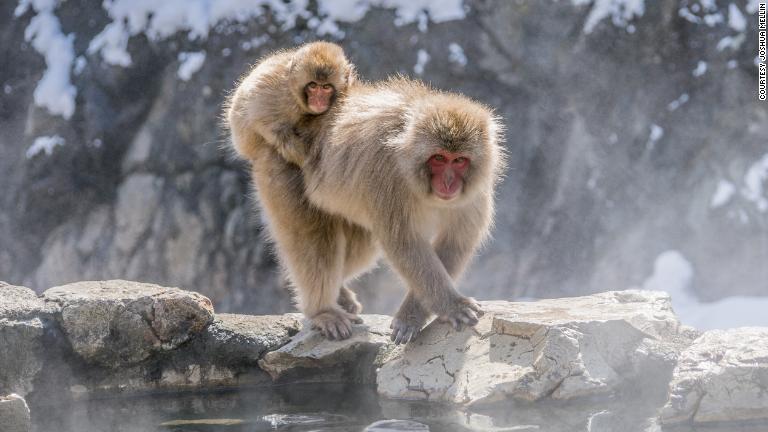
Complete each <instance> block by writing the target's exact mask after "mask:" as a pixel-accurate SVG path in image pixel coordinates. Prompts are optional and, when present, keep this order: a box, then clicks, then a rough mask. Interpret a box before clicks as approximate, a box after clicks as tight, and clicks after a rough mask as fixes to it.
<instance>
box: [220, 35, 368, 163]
mask: <svg viewBox="0 0 768 432" xmlns="http://www.w3.org/2000/svg"><path fill="white" fill-rule="evenodd" d="M354 79H355V73H354V68H353V66H352V65H351V64H350V63H349V61H348V60H347V58H346V56H345V55H344V51H343V50H342V49H341V47H340V46H338V45H336V44H333V43H329V42H313V43H309V44H306V45H303V46H301V47H300V48H298V49H294V50H287V51H278V52H277V53H275V54H272V55H270V56H268V57H267V58H265V59H263V60H261V61H260V62H259V63H258V64H257V66H256V67H254V68H253V69H252V70H251V72H250V73H248V75H247V76H246V77H245V78H243V80H242V81H241V82H240V84H239V85H238V86H237V90H236V91H235V93H234V94H233V95H232V97H231V99H230V100H229V104H228V106H227V113H226V115H227V120H228V121H229V126H230V128H231V133H232V141H233V145H234V149H235V151H236V152H237V153H238V155H239V156H240V157H242V158H244V159H248V160H251V161H253V160H254V159H256V158H257V154H258V147H259V146H263V145H265V144H266V145H270V146H273V147H274V148H275V149H276V150H277V152H278V153H279V154H280V156H282V157H283V158H284V159H285V160H286V161H288V162H291V163H293V164H296V165H299V166H301V165H303V164H304V159H305V158H306V155H307V148H306V141H307V140H306V139H302V138H301V136H307V135H311V134H312V132H313V131H312V130H311V129H312V127H313V126H314V127H315V128H318V127H321V125H320V124H314V123H312V122H311V121H309V122H308V121H307V117H313V116H318V115H321V114H324V113H325V112H326V111H328V109H330V107H331V106H332V105H333V104H334V102H336V99H337V98H338V97H339V95H340V94H342V93H344V92H345V91H346V90H347V87H348V86H349V85H350V84H351V83H352V82H353V81H354ZM301 128H304V129H310V130H300V129H301Z"/></svg>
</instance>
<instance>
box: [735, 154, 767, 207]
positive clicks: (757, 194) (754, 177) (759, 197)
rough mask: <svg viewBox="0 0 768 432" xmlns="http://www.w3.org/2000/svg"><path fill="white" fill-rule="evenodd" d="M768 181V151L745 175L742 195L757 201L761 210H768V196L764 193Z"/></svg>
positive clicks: (756, 203) (754, 201)
mask: <svg viewBox="0 0 768 432" xmlns="http://www.w3.org/2000/svg"><path fill="white" fill-rule="evenodd" d="M766 181H768V153H766V154H765V155H763V157H762V158H760V159H759V160H758V161H757V162H755V163H754V164H752V166H750V167H749V169H748V170H747V173H746V174H745V175H744V187H743V188H742V189H741V195H742V196H743V197H744V198H745V199H746V200H748V201H751V202H753V203H755V206H757V209H758V210H760V211H761V212H764V211H766V210H768V198H766V196H765V195H764V185H765V182H766Z"/></svg>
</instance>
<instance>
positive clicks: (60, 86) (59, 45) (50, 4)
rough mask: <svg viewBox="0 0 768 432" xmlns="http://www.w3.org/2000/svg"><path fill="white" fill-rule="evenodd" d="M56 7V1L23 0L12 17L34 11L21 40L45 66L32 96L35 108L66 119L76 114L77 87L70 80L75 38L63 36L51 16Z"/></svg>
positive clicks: (53, 16) (56, 20) (54, 17)
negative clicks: (30, 45) (31, 48)
mask: <svg viewBox="0 0 768 432" xmlns="http://www.w3.org/2000/svg"><path fill="white" fill-rule="evenodd" d="M57 4H58V2H57V1H56V0H22V1H20V2H19V4H18V6H17V7H16V9H15V10H14V14H15V16H17V17H18V16H21V15H23V14H24V13H26V12H27V10H29V8H30V7H31V8H32V9H33V10H34V11H35V12H36V15H35V16H34V17H33V18H32V19H31V20H30V21H29V25H28V26H27V28H26V29H25V30H24V39H25V40H26V41H27V42H30V43H31V44H32V47H33V48H34V49H35V51H37V52H39V53H40V54H42V56H43V57H44V58H45V64H46V66H47V68H46V69H45V72H43V77H42V78H40V81H39V82H38V83H37V87H36V88H35V92H34V94H33V97H34V100H35V105H37V106H41V107H44V108H46V109H47V110H48V112H49V113H51V114H53V115H60V116H62V117H64V118H65V119H69V118H70V117H72V114H74V113H75V96H77V88H76V87H75V86H74V85H72V82H71V81H70V74H71V69H72V63H73V62H74V60H75V49H74V40H75V35H74V34H68V35H65V34H64V33H62V31H61V23H60V22H59V19H58V18H57V17H56V15H54V13H53V11H54V9H56V6H57Z"/></svg>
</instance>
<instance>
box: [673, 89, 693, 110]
mask: <svg viewBox="0 0 768 432" xmlns="http://www.w3.org/2000/svg"><path fill="white" fill-rule="evenodd" d="M689 99H690V96H688V93H683V94H681V95H680V97H679V98H677V99H675V100H673V101H672V102H670V103H669V104H668V105H667V110H669V111H675V110H676V109H678V108H680V107H681V106H683V105H685V104H686V103H687V102H688V100H689Z"/></svg>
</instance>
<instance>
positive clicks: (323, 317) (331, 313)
mask: <svg viewBox="0 0 768 432" xmlns="http://www.w3.org/2000/svg"><path fill="white" fill-rule="evenodd" d="M358 320H359V321H360V322H362V320H360V317H358V316H356V315H351V314H349V313H347V312H344V311H342V310H341V309H335V308H334V309H326V310H325V311H323V312H320V313H318V314H317V315H315V316H313V317H312V318H310V321H311V322H312V328H313V329H315V330H319V331H320V333H322V334H323V336H325V337H326V338H327V339H330V340H343V339H347V338H349V337H350V336H352V323H357V321H358Z"/></svg>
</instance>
